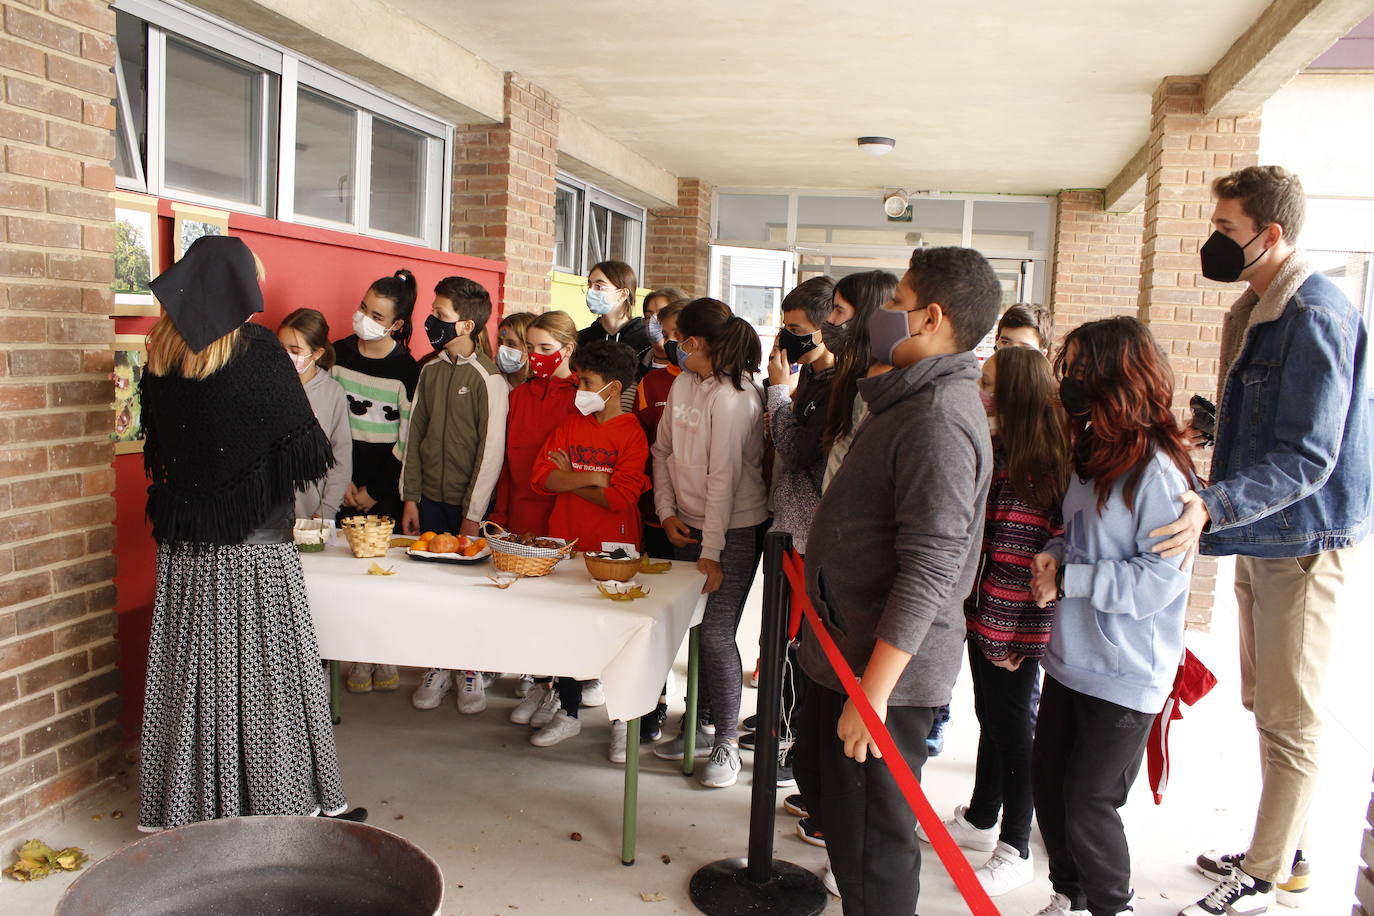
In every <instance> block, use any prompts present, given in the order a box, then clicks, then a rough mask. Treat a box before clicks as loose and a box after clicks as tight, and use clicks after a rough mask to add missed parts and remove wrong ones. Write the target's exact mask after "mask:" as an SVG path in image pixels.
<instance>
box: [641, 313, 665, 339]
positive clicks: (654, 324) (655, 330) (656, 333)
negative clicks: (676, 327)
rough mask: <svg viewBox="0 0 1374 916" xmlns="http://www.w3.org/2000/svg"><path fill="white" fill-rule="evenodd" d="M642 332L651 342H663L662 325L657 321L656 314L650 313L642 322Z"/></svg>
mask: <svg viewBox="0 0 1374 916" xmlns="http://www.w3.org/2000/svg"><path fill="white" fill-rule="evenodd" d="M644 332H645V333H646V334H648V335H649V340H650V341H651V342H652V343H656V344H661V343H663V325H661V324H659V323H658V316H657V315H650V316H649V320H648V321H646V322H644Z"/></svg>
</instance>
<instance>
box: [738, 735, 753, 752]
mask: <svg viewBox="0 0 1374 916" xmlns="http://www.w3.org/2000/svg"><path fill="white" fill-rule="evenodd" d="M755 737H756V733H755V732H749V733H748V734H745V735H740V736H739V749H740V750H742V751H752V750H753V749H754V741H755Z"/></svg>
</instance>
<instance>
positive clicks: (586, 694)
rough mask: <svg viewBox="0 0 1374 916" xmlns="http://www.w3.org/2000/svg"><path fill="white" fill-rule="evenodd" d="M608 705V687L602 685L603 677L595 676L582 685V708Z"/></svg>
mask: <svg viewBox="0 0 1374 916" xmlns="http://www.w3.org/2000/svg"><path fill="white" fill-rule="evenodd" d="M605 705H606V688H605V687H603V686H601V678H595V679H594V680H590V681H588V682H587V683H585V684H583V685H582V708H583V709H591V708H592V707H594V706H605Z"/></svg>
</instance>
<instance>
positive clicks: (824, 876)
mask: <svg viewBox="0 0 1374 916" xmlns="http://www.w3.org/2000/svg"><path fill="white" fill-rule="evenodd" d="M821 884H824V885H825V889H826V890H827V891H829V892H830V896H832V897H838V896H840V886H839V885H838V884H836V883H835V872H834V870H833V869H831V867H830V860H829V859H826V860H825V869H824V871H822V872H821Z"/></svg>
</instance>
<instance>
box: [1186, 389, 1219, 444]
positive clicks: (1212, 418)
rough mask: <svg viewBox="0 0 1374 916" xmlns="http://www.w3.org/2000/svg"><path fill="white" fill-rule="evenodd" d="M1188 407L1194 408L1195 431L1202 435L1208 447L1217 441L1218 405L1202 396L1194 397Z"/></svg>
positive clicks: (1196, 395)
mask: <svg viewBox="0 0 1374 916" xmlns="http://www.w3.org/2000/svg"><path fill="white" fill-rule="evenodd" d="M1188 405H1189V406H1190V407H1192V408H1193V429H1195V430H1197V431H1198V432H1200V433H1202V438H1203V439H1204V440H1205V441H1206V443H1207V444H1208V445H1212V444H1213V443H1215V442H1216V441H1217V405H1215V404H1213V403H1212V402H1211V401H1209V400H1207V399H1206V398H1204V397H1203V396H1202V395H1200V394H1195V395H1193V398H1192V400H1191V401H1189V402H1188Z"/></svg>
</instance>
